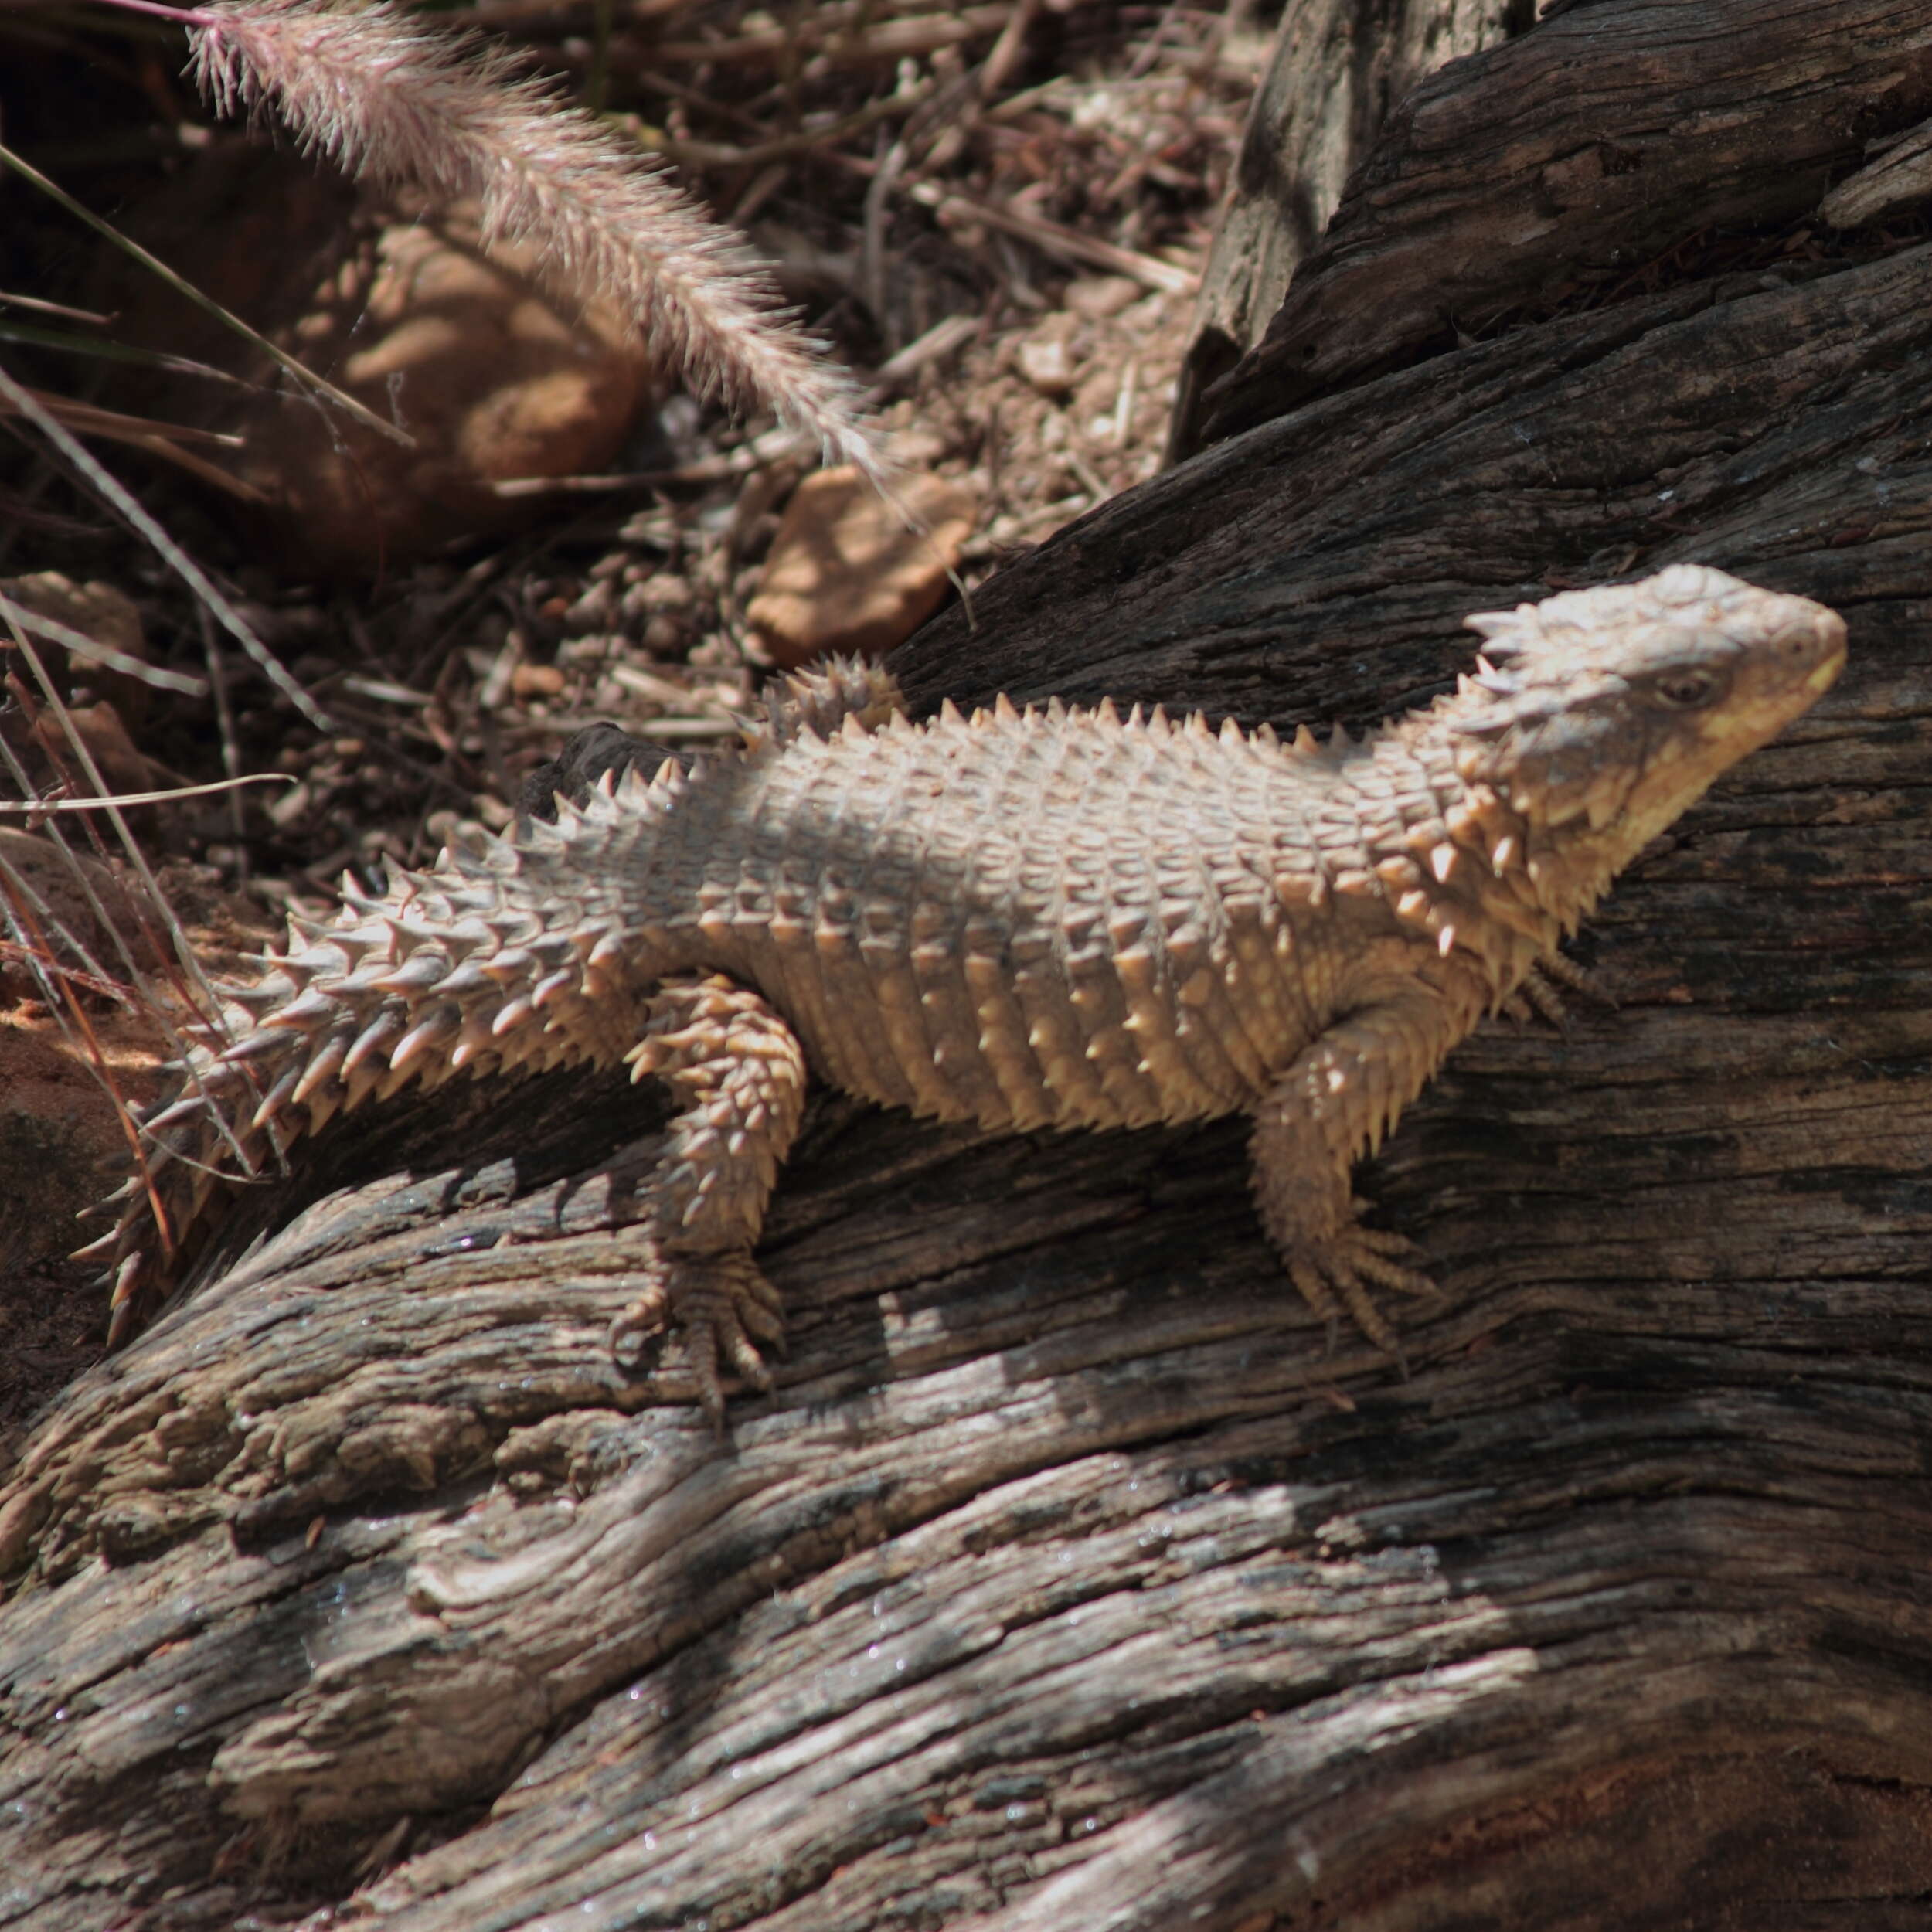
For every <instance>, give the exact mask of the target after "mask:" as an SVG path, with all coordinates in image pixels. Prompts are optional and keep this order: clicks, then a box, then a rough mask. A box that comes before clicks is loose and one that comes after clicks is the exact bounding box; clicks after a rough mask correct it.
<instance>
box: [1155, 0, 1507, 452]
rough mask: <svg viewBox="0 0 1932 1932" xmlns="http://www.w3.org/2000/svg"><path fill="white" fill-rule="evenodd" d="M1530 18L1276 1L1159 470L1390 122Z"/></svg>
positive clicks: (1495, 5) (1450, 1)
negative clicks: (1417, 95)
mask: <svg viewBox="0 0 1932 1932" xmlns="http://www.w3.org/2000/svg"><path fill="white" fill-rule="evenodd" d="M1534 14H1535V9H1534V7H1533V6H1525V5H1522V0H1402V3H1401V4H1400V5H1396V6H1393V7H1391V6H1389V5H1386V4H1384V3H1383V0H1288V4H1287V6H1285V7H1284V8H1283V9H1282V11H1281V26H1280V28H1279V29H1277V32H1276V35H1275V41H1274V53H1273V55H1272V56H1271V57H1270V60H1269V62H1268V70H1267V73H1266V74H1265V75H1264V77H1263V78H1262V81H1261V84H1260V87H1257V89H1256V90H1255V94H1254V100H1253V104H1251V105H1250V107H1249V109H1248V117H1247V125H1246V126H1245V127H1243V129H1242V131H1241V146H1240V151H1239V153H1238V154H1237V155H1236V158H1235V164H1234V171H1233V175H1232V176H1231V177H1230V179H1229V182H1228V186H1227V194H1226V199H1225V200H1224V202H1223V206H1222V209H1221V213H1220V218H1219V220H1218V221H1217V222H1216V224H1215V230H1214V241H1213V246H1212V247H1210V248H1209V250H1208V259H1207V264H1206V267H1205V268H1203V269H1202V272H1201V292H1200V294H1199V298H1197V299H1196V303H1195V311H1194V333H1193V335H1192V338H1190V339H1189V343H1188V345H1187V350H1186V352H1185V355H1183V356H1182V359H1181V369H1180V374H1179V378H1178V380H1177V384H1176V393H1175V400H1174V411H1173V415H1172V420H1171V422H1170V424H1169V427H1168V446H1167V460H1168V462H1170V463H1179V462H1181V461H1184V460H1185V458H1186V457H1190V456H1192V454H1194V453H1195V451H1196V450H1198V449H1199V448H1200V447H1201V445H1202V440H1203V437H1202V429H1203V427H1204V426H1205V422H1206V410H1205V398H1206V393H1207V391H1208V389H1209V388H1210V387H1211V386H1213V384H1214V383H1216V382H1218V381H1219V379H1220V378H1221V377H1223V376H1225V375H1226V374H1227V372H1229V370H1230V369H1233V367H1234V366H1235V364H1236V362H1239V361H1240V359H1241V357H1242V356H1243V355H1244V354H1245V353H1246V352H1247V351H1248V350H1249V349H1252V348H1253V346H1254V345H1255V344H1256V342H1257V341H1259V340H1260V335H1261V332H1262V331H1263V330H1264V328H1267V324H1268V320H1269V318H1270V317H1271V316H1272V315H1274V311H1275V310H1276V309H1277V308H1279V307H1280V305H1281V298H1282V297H1283V296H1284V295H1285V294H1287V288H1288V280H1289V277H1291V275H1293V274H1294V270H1295V267H1296V266H1297V264H1299V263H1300V262H1301V260H1303V259H1304V257H1306V256H1308V253H1310V252H1311V250H1313V249H1314V248H1315V245H1316V244H1317V243H1318V242H1319V241H1320V240H1321V233H1322V230H1324V229H1325V227H1326V226H1328V218H1329V216H1331V215H1332V214H1333V213H1335V204H1336V202H1338V201H1339V200H1340V199H1342V188H1343V186H1344V185H1345V183H1346V182H1347V181H1348V179H1349V176H1350V175H1352V174H1353V173H1354V172H1355V168H1356V166H1357V165H1359V163H1360V162H1361V161H1362V158H1363V157H1364V156H1365V155H1367V154H1368V152H1369V150H1370V148H1371V147H1372V145H1373V144H1374V141H1375V138H1376V135H1377V134H1379V133H1380V132H1381V130H1382V124H1383V120H1384V119H1385V118H1386V116H1387V114H1388V113H1389V110H1390V109H1391V108H1392V107H1394V106H1395V105H1396V104H1397V103H1398V102H1399V101H1400V100H1402V99H1403V97H1405V96H1406V94H1408V92H1409V90H1410V89H1411V88H1412V87H1414V85H1415V84H1416V83H1417V81H1418V80H1420V79H1421V78H1422V77H1423V75H1424V74H1427V73H1434V70H1436V69H1437V67H1440V66H1444V64H1446V63H1447V62H1449V61H1451V60H1456V59H1458V58H1459V57H1460V56H1462V55H1464V54H1468V53H1476V52H1477V51H1478V49H1481V48H1484V47H1487V46H1492V45H1494V44H1495V43H1497V42H1498V41H1500V40H1502V39H1504V38H1505V36H1507V35H1508V34H1509V33H1511V32H1522V30H1523V29H1524V28H1525V27H1526V26H1528V24H1529V20H1530V19H1532V18H1533V17H1534Z"/></svg>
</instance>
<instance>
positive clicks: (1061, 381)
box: [1019, 336, 1073, 396]
mask: <svg viewBox="0 0 1932 1932" xmlns="http://www.w3.org/2000/svg"><path fill="white" fill-rule="evenodd" d="M1019 372H1020V373H1021V375H1022V376H1025V377H1026V379H1027V381H1028V382H1029V383H1032V386H1034V388H1036V389H1038V390H1039V393H1041V395H1043V396H1064V395H1065V394H1066V392H1067V391H1068V390H1069V389H1071V388H1072V387H1073V355H1071V353H1070V352H1069V350H1068V349H1067V346H1066V343H1065V342H1062V341H1061V340H1060V338H1058V337H1057V336H1048V337H1046V338H1044V339H1043V338H1040V337H1039V336H1029V337H1028V338H1027V339H1026V341H1024V342H1022V343H1021V344H1020V345H1019Z"/></svg>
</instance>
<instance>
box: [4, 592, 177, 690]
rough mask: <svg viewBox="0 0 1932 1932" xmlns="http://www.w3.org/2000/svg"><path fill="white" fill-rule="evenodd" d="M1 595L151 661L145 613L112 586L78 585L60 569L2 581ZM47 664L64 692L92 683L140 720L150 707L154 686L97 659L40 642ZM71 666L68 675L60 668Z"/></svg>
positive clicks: (124, 652)
mask: <svg viewBox="0 0 1932 1932" xmlns="http://www.w3.org/2000/svg"><path fill="white" fill-rule="evenodd" d="M0 597H8V598H10V599H11V600H12V601H13V602H14V603H15V604H20V605H22V607H25V608H26V609H27V610H29V611H32V612H33V613H34V614H35V615H36V617H46V618H48V619H49V620H51V621H53V623H56V624H65V625H66V628H68V629H69V630H70V631H79V632H80V634H81V635H82V636H83V637H87V638H93V639H94V641H95V643H97V644H104V645H107V647H108V648H109V649H110V650H113V651H119V652H120V653H121V655H122V656H124V657H128V658H134V660H135V661H136V662H138V663H141V664H145V663H146V662H148V640H147V638H146V637H145V635H144V634H143V633H142V631H141V613H140V612H139V611H138V610H136V609H135V607H134V604H133V603H132V601H131V600H130V599H129V598H128V597H126V596H125V595H124V594H122V593H121V591H119V590H116V589H115V588H114V586H113V585H112V584H111V583H75V582H74V580H73V578H72V577H63V575H62V574H61V573H60V571H58V570H37V571H36V572H35V573H33V574H32V576H30V577H0ZM35 642H36V645H38V646H39V648H40V658H41V662H42V663H43V665H46V667H47V668H48V671H49V673H50V674H51V675H55V678H56V682H58V683H59V684H60V687H61V689H62V690H63V692H66V691H68V690H71V689H73V686H74V685H77V684H86V685H92V686H93V687H94V689H96V690H97V691H100V692H104V693H105V694H106V695H107V696H109V697H111V698H112V699H114V702H115V703H116V704H117V705H118V706H120V708H121V709H122V710H123V711H124V712H125V713H127V715H128V716H129V717H131V718H133V719H135V720H136V721H137V722H138V720H139V719H140V716H141V711H142V709H144V708H145V702H146V699H147V695H148V688H147V686H146V685H144V684H142V683H141V682H140V681H139V680H138V679H135V678H132V677H130V676H128V675H127V674H126V673H125V672H120V671H114V670H111V669H107V668H104V667H103V666H102V665H101V664H100V662H99V661H98V660H97V659H90V658H83V657H82V656H81V655H79V654H78V653H72V654H70V652H69V651H67V650H66V649H65V648H63V647H62V646H60V645H55V644H52V643H50V642H49V641H47V640H46V639H43V638H36V639H35ZM63 664H64V665H66V667H67V670H66V675H64V676H61V675H59V667H60V666H61V665H63Z"/></svg>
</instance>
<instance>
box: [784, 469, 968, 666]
mask: <svg viewBox="0 0 1932 1932" xmlns="http://www.w3.org/2000/svg"><path fill="white" fill-rule="evenodd" d="M898 489H899V494H900V498H901V500H902V501H903V503H904V505H905V506H906V509H909V510H910V512H912V514H913V515H914V516H915V517H917V519H919V521H920V522H921V523H923V525H924V526H926V527H925V528H924V529H922V530H909V529H906V526H905V524H904V522H903V519H901V517H900V513H899V511H898V509H896V507H895V506H894V505H892V504H889V503H887V502H884V501H883V499H882V498H880V497H879V494H878V492H876V490H874V489H873V488H872V486H871V485H870V484H869V483H868V482H866V480H865V478H863V477H862V476H861V475H860V474H859V471H857V470H855V469H853V468H841V469H835V470H821V471H818V474H816V475H814V476H808V477H807V478H806V479H805V480H804V482H802V483H801V484H800V485H799V486H798V489H797V490H796V491H794V492H793V495H792V498H791V502H790V504H788V505H787V506H786V509H785V514H784V520H783V522H781V523H780V525H779V526H778V534H777V536H775V537H774V538H773V539H772V543H771V554H770V558H769V559H768V560H767V563H766V565H765V573H764V580H763V583H762V584H761V586H760V590H759V592H758V594H757V596H756V597H753V599H752V600H751V604H750V608H749V609H748V610H747V612H746V615H747V617H749V618H750V622H751V628H753V631H756V632H757V635H758V641H759V642H760V644H762V645H764V648H765V649H766V650H767V651H769V652H770V655H771V657H772V659H773V661H774V662H775V663H777V664H778V665H782V666H784V667H785V668H790V667H791V666H792V665H799V664H803V663H804V662H805V660H806V659H807V658H815V657H817V656H819V655H821V653H824V652H826V651H855V652H856V653H858V654H859V655H860V656H862V657H868V658H877V657H883V655H885V653H886V651H889V650H890V649H891V648H893V645H896V644H900V643H903V641H904V640H905V639H906V638H909V637H910V636H911V635H912V634H913V631H916V630H917V629H918V628H919V626H920V624H923V622H924V621H926V619H927V617H930V615H931V614H932V613H933V612H934V611H935V610H936V609H937V607H938V605H939V601H940V598H941V597H944V595H945V594H946V573H947V571H948V570H952V569H953V568H954V567H955V566H957V563H958V562H959V553H960V546H961V545H962V544H963V543H964V542H965V541H966V539H967V537H968V536H969V535H970V534H971V531H972V528H973V519H974V514H975V509H976V508H977V505H976V504H975V500H974V498H973V495H972V493H971V492H970V491H968V490H967V489H965V488H963V487H962V486H961V485H959V484H957V483H951V482H947V481H945V480H944V478H940V477H937V476H917V477H912V478H907V479H906V480H905V481H903V482H902V483H901V484H900V485H898Z"/></svg>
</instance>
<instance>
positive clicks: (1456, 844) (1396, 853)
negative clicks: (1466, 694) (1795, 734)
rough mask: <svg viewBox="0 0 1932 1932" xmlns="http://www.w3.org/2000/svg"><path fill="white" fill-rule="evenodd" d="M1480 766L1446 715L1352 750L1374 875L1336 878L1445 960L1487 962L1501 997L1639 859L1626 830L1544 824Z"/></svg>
mask: <svg viewBox="0 0 1932 1932" xmlns="http://www.w3.org/2000/svg"><path fill="white" fill-rule="evenodd" d="M1451 702H1453V701H1451ZM1432 727H1434V728H1432ZM1469 766H1470V760H1468V757H1467V755H1466V750H1465V741H1464V740H1461V739H1459V738H1458V736H1457V735H1456V733H1454V731H1453V730H1447V729H1443V728H1441V714H1440V713H1422V714H1420V716H1416V717H1414V718H1413V719H1409V720H1405V721H1403V723H1399V724H1397V725H1396V726H1393V727H1391V728H1389V730H1385V731H1383V733H1379V734H1378V735H1377V736H1376V737H1374V738H1372V739H1371V740H1369V742H1368V743H1366V744H1363V745H1361V746H1359V747H1355V748H1354V749H1353V750H1350V751H1348V752H1346V753H1344V754H1343V755H1342V758H1341V760H1340V768H1339V770H1338V773H1337V777H1338V780H1339V781H1340V784H1341V785H1342V788H1343V789H1345V791H1347V792H1348V793H1349V795H1350V797H1351V799H1352V801H1353V803H1354V805H1355V818H1356V823H1357V825H1358V826H1359V835H1360V838H1361V849H1362V852H1363V854H1364V855H1365V856H1366V861H1367V864H1366V878H1365V877H1363V876H1362V872H1361V871H1360V870H1358V869H1351V868H1348V867H1346V866H1344V867H1342V868H1340V869H1337V870H1336V871H1335V874H1334V877H1335V884H1336V886H1337V888H1338V889H1339V890H1341V891H1342V892H1348V891H1350V890H1351V889H1354V890H1361V891H1366V892H1369V893H1379V896H1382V897H1383V899H1384V900H1386V903H1388V904H1389V906H1390V907H1391V908H1392V909H1393V911H1394V913H1395V914H1396V918H1397V919H1398V920H1400V921H1401V922H1402V923H1403V924H1404V925H1405V926H1407V927H1412V928H1413V929H1414V930H1416V932H1417V935H1418V937H1420V936H1422V935H1423V934H1427V936H1429V937H1432V938H1433V939H1434V940H1435V941H1436V944H1437V947H1438V949H1439V950H1440V952H1441V953H1442V954H1443V955H1444V957H1452V956H1459V957H1462V958H1464V959H1465V960H1466V961H1471V962H1472V963H1474V964H1477V965H1478V966H1479V967H1480V968H1481V970H1482V971H1483V974H1484V976H1485V979H1486V980H1487V981H1488V985H1489V988H1490V993H1491V997H1492V998H1494V999H1501V998H1503V997H1504V996H1505V995H1507V994H1508V993H1509V992H1511V991H1512V990H1513V988H1515V985H1517V984H1518V982H1519V981H1520V980H1521V979H1522V976H1523V975H1524V974H1525V973H1526V972H1527V971H1529V968H1530V967H1531V966H1532V965H1533V964H1535V963H1536V961H1537V960H1538V959H1539V958H1540V957H1543V956H1544V955H1545V954H1548V953H1549V952H1550V951H1553V950H1554V948H1555V947H1556V944H1558V942H1559V941H1560V940H1561V939H1562V938H1563V937H1564V935H1565V934H1568V933H1570V932H1572V931H1573V930H1575V928H1576V927H1577V923H1579V921H1580V920H1581V919H1582V918H1583V916H1584V915H1585V914H1586V913H1588V912H1589V911H1590V909H1591V908H1592V907H1593V906H1594V905H1595V904H1596V903H1597V900H1599V899H1600V898H1601V897H1602V896H1603V895H1604V892H1605V891H1606V890H1607V889H1608V887H1609V886H1610V883H1611V879H1612V878H1613V877H1614V874H1615V872H1616V871H1617V869H1618V867H1619V866H1621V865H1622V864H1623V863H1624V862H1625V861H1626V859H1627V858H1628V856H1629V855H1628V853H1626V852H1624V851H1623V850H1622V849H1621V848H1622V846H1623V845H1624V843H1626V842H1627V841H1626V840H1624V839H1623V838H1619V837H1617V835H1616V834H1615V833H1614V832H1611V831H1606V832H1603V833H1592V832H1590V830H1589V829H1588V827H1587V825H1586V824H1583V823H1577V824H1575V825H1570V826H1563V827H1553V826H1550V825H1547V824H1546V823H1544V822H1543V821H1542V820H1541V819H1540V818H1539V816H1538V815H1536V813H1535V812H1534V811H1525V810H1522V809H1519V806H1518V804H1517V802H1516V801H1515V800H1514V799H1513V798H1512V796H1511V794H1510V792H1509V788H1508V787H1507V786H1506V784H1497V783H1495V782H1492V781H1491V780H1490V779H1489V778H1488V777H1487V776H1485V775H1484V774H1481V773H1480V772H1479V771H1478V772H1475V773H1473V774H1472V773H1471V770H1470V769H1469Z"/></svg>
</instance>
